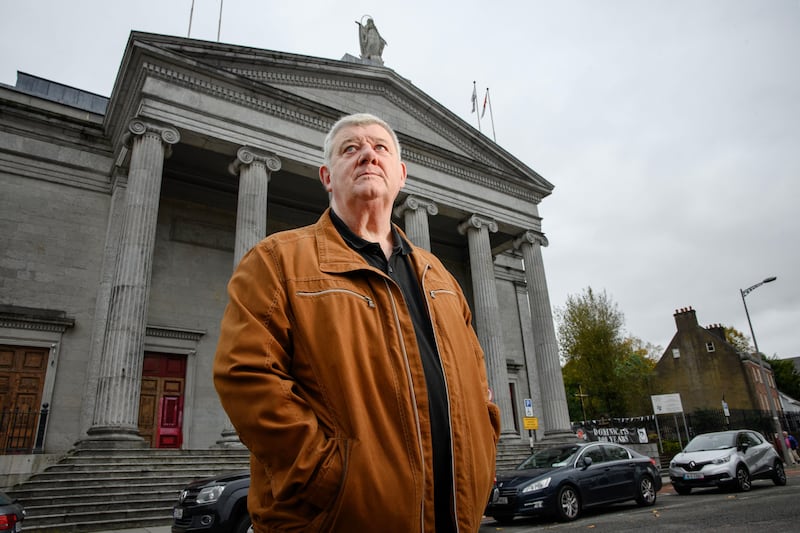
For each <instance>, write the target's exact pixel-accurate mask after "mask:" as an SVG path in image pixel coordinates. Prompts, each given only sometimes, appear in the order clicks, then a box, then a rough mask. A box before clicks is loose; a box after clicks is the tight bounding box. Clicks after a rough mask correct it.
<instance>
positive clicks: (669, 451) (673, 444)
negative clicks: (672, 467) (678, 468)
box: [661, 440, 681, 459]
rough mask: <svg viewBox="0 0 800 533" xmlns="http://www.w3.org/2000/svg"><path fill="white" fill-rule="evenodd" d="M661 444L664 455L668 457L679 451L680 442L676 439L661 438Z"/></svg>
mask: <svg viewBox="0 0 800 533" xmlns="http://www.w3.org/2000/svg"><path fill="white" fill-rule="evenodd" d="M661 446H663V448H664V456H665V457H668V458H670V459H672V458H673V457H675V455H677V454H678V452H680V451H681V443H680V442H678V441H676V440H663V441H661Z"/></svg>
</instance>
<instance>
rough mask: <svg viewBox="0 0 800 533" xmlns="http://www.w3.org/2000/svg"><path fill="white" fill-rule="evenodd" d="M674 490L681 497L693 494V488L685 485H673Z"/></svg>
mask: <svg viewBox="0 0 800 533" xmlns="http://www.w3.org/2000/svg"><path fill="white" fill-rule="evenodd" d="M672 488H674V489H675V492H677V493H678V494H680V495H681V496H687V495H689V494H691V492H692V487H687V486H685V485H672Z"/></svg>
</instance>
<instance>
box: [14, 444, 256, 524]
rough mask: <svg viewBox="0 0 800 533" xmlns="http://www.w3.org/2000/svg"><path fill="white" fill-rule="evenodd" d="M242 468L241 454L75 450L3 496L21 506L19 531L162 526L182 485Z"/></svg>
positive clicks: (245, 466) (244, 458)
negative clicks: (22, 522)
mask: <svg viewBox="0 0 800 533" xmlns="http://www.w3.org/2000/svg"><path fill="white" fill-rule="evenodd" d="M248 468H249V455H248V453H247V451H246V450H245V451H242V450H197V451H183V450H117V451H113V450H106V449H102V450H97V451H92V452H90V451H87V450H79V451H75V452H72V453H70V454H67V455H66V456H65V457H64V458H62V460H61V461H59V462H58V463H57V464H55V465H51V466H50V467H48V468H47V469H46V470H45V471H43V472H40V473H38V474H36V475H34V476H33V477H32V478H31V479H29V480H28V481H26V482H25V483H22V484H20V485H17V486H16V487H14V488H13V489H12V490H10V491H7V492H8V493H9V494H10V495H12V496H13V497H15V498H19V500H20V501H21V502H22V503H23V505H25V508H26V511H27V517H26V519H25V531H41V532H47V533H72V532H75V533H77V532H91V531H102V530H115V529H130V528H135V527H156V526H168V525H170V524H171V523H172V519H171V517H172V506H173V505H174V503H175V502H176V501H177V499H178V497H179V495H180V491H181V490H182V489H183V488H184V487H185V486H186V485H187V484H188V483H190V482H191V481H194V480H197V479H202V478H206V477H210V476H213V475H218V474H221V473H224V472H238V471H242V470H247V469H248Z"/></svg>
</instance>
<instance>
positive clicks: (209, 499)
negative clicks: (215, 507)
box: [197, 485, 225, 503]
mask: <svg viewBox="0 0 800 533" xmlns="http://www.w3.org/2000/svg"><path fill="white" fill-rule="evenodd" d="M223 490H225V485H212V486H210V487H206V488H204V489H201V490H200V492H199V493H198V494H197V503H213V502H215V501H217V500H218V499H219V496H220V494H222V491H223Z"/></svg>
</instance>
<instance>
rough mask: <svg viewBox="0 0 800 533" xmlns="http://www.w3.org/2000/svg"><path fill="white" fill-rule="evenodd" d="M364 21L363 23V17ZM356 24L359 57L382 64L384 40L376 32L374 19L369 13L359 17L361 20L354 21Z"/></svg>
mask: <svg viewBox="0 0 800 533" xmlns="http://www.w3.org/2000/svg"><path fill="white" fill-rule="evenodd" d="M365 18H366V19H367V22H366V23H363V21H364V19H365ZM356 24H358V42H359V44H360V45H361V59H366V60H367V61H373V62H375V63H378V64H380V65H383V58H382V57H381V55H382V54H383V47H384V46H386V41H385V40H384V39H383V37H381V34H380V33H378V28H377V26H375V21H374V20H372V17H370V16H369V15H364V16H363V17H361V22H359V21H356Z"/></svg>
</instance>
